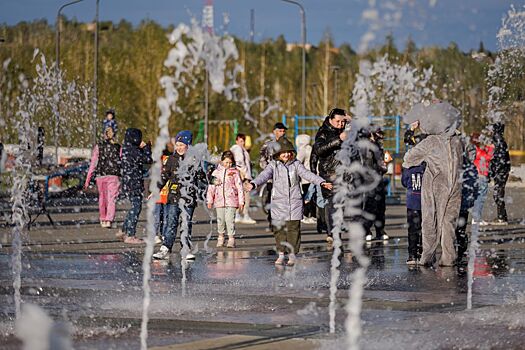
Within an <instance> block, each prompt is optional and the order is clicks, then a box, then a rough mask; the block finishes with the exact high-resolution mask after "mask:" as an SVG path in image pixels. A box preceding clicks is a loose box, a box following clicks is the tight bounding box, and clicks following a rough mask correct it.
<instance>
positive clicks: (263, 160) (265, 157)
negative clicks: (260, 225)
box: [259, 122, 288, 231]
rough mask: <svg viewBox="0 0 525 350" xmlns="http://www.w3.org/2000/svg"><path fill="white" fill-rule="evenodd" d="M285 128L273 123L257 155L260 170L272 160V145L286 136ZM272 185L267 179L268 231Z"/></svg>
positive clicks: (273, 151)
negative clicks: (268, 136)
mask: <svg viewBox="0 0 525 350" xmlns="http://www.w3.org/2000/svg"><path fill="white" fill-rule="evenodd" d="M286 130H288V128H287V127H286V125H284V124H283V123H281V122H278V123H275V125H274V126H273V130H272V133H271V135H270V138H269V139H268V140H266V141H265V142H264V143H263V145H262V146H261V150H260V157H259V166H260V168H261V171H262V170H264V169H265V168H266V166H268V164H269V163H270V162H271V161H272V159H273V155H274V153H275V150H274V149H273V148H274V147H273V145H275V142H277V141H279V139H281V138H282V137H286ZM272 187H273V185H272V182H271V181H268V183H267V184H266V191H267V193H268V196H266V203H264V206H265V207H266V208H267V209H268V224H269V230H270V231H273V225H272V211H271V208H270V207H271V197H272V196H271V193H272Z"/></svg>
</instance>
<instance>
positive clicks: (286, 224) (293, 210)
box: [246, 137, 332, 266]
mask: <svg viewBox="0 0 525 350" xmlns="http://www.w3.org/2000/svg"><path fill="white" fill-rule="evenodd" d="M274 147H275V148H274V149H275V153H274V156H273V160H272V161H270V163H269V164H268V165H267V166H266V168H265V169H264V170H263V171H262V172H261V173H260V174H259V176H257V177H256V178H255V179H254V180H253V181H251V182H250V183H248V184H246V187H247V190H252V189H253V188H254V187H257V186H261V185H262V184H264V183H266V182H268V181H269V180H272V181H273V188H272V193H271V203H272V204H271V214H272V225H273V226H274V236H275V241H276V246H277V251H278V252H279V258H278V259H277V260H276V261H275V264H276V265H282V264H283V263H284V254H285V252H286V251H288V253H289V254H288V265H289V266H292V265H294V264H295V252H298V251H299V248H300V244H301V230H300V224H301V219H302V218H303V197H302V194H301V179H305V180H307V181H309V182H311V183H313V184H316V185H321V186H322V187H324V188H326V189H332V184H331V183H328V182H326V181H325V180H324V179H323V178H322V177H319V176H317V175H315V174H314V173H312V172H311V171H309V170H307V169H306V168H305V167H304V165H303V164H302V163H301V162H299V161H298V160H297V159H295V149H294V147H293V144H292V143H291V142H290V141H289V140H288V139H287V138H285V137H282V138H280V139H279V140H278V141H277V142H276V144H275V145H274ZM283 243H284V244H283Z"/></svg>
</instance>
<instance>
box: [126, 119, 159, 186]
mask: <svg viewBox="0 0 525 350" xmlns="http://www.w3.org/2000/svg"><path fill="white" fill-rule="evenodd" d="M141 142H142V132H141V131H140V130H139V129H134V128H129V129H127V130H126V134H125V135H124V144H123V146H122V193H124V194H126V195H128V196H138V195H142V194H143V193H144V169H143V168H144V165H145V164H151V163H153V159H152V158H151V146H150V145H146V146H144V148H140V147H139V146H140V143H141Z"/></svg>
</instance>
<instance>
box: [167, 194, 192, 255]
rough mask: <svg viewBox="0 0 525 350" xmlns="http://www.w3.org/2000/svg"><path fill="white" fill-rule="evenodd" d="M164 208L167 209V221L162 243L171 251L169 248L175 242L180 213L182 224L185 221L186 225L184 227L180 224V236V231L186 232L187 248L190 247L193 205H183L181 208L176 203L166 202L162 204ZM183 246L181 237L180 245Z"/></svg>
mask: <svg viewBox="0 0 525 350" xmlns="http://www.w3.org/2000/svg"><path fill="white" fill-rule="evenodd" d="M164 209H165V210H166V211H167V222H166V225H167V227H166V229H165V230H164V232H165V235H164V245H165V246H166V247H167V248H168V249H169V250H170V251H171V248H173V243H175V238H176V237H177V229H178V227H179V221H180V216H181V214H182V215H184V217H183V220H182V225H184V223H186V224H187V225H188V226H187V227H184V226H181V230H180V231H181V236H182V232H186V233H187V234H186V240H185V242H186V244H187V245H188V248H190V249H191V248H192V244H191V229H192V227H193V225H192V219H193V212H194V211H195V206H184V207H183V208H182V210H181V208H180V206H179V204H178V203H170V204H166V205H165V206H164ZM182 246H183V241H182V237H181V247H182Z"/></svg>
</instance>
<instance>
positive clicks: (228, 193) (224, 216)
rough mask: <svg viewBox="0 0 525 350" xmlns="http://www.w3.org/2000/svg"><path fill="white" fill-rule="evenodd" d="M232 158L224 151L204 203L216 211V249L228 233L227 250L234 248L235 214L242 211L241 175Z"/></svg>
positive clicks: (213, 173)
mask: <svg viewBox="0 0 525 350" xmlns="http://www.w3.org/2000/svg"><path fill="white" fill-rule="evenodd" d="M234 164H235V162H234V156H233V153H232V152H230V151H226V152H224V153H223V154H222V156H221V163H220V164H219V166H218V167H217V168H216V169H215V170H214V171H213V172H212V174H211V175H212V179H213V180H212V184H211V185H209V186H208V193H207V196H206V201H207V203H208V209H211V208H213V207H215V209H216V210H217V231H218V233H219V235H218V237H217V247H222V246H224V232H225V231H227V232H228V244H227V247H228V248H235V212H236V211H237V208H239V211H240V212H242V211H243V209H244V190H243V187H242V180H241V173H240V171H239V170H238V169H237V168H235V166H234Z"/></svg>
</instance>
